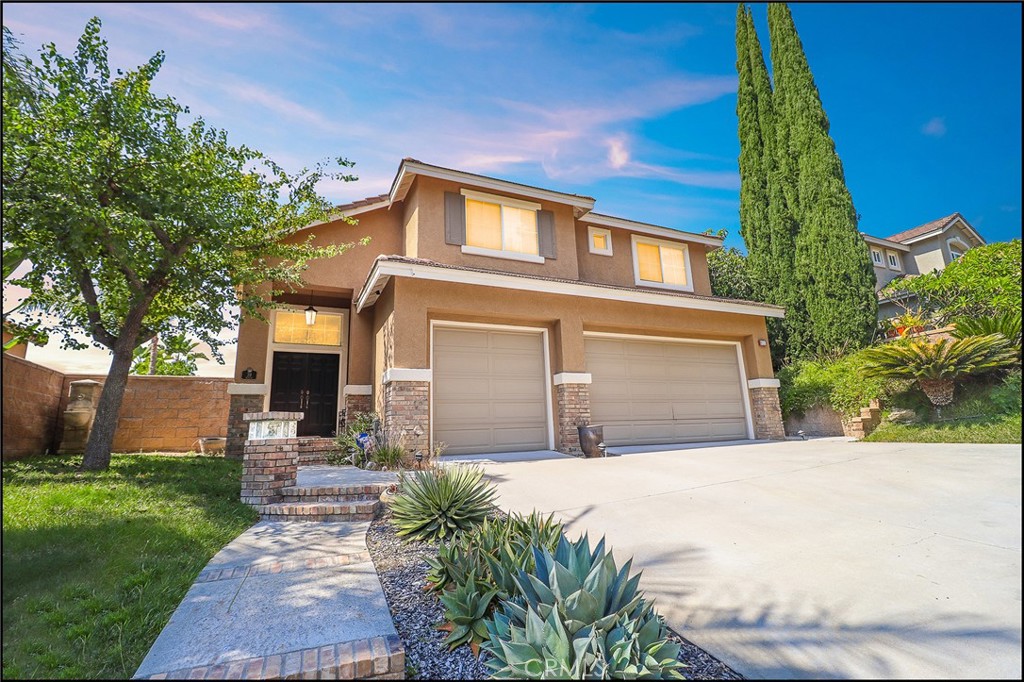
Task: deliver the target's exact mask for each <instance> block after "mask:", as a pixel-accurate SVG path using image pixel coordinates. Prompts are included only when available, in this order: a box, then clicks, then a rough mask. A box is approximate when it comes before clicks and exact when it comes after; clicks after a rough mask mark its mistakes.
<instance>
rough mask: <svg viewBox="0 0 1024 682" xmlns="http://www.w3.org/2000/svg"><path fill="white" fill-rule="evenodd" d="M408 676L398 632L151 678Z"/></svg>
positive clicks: (301, 678)
mask: <svg viewBox="0 0 1024 682" xmlns="http://www.w3.org/2000/svg"><path fill="white" fill-rule="evenodd" d="M357 678H358V679H362V680H404V679H405V646H404V645H403V644H402V640H400V639H399V638H398V636H397V635H388V636H387V637H370V638H368V639H356V640H352V641H349V642H340V643H338V644H332V645H329V646H322V647H318V648H314V649H300V650H298V651H289V652H286V653H283V654H274V655H272V656H257V657H255V658H244V659H240V660H237V661H231V662H228V663H218V664H216V665H210V666H201V667H196V668H182V669H181V670H173V671H170V672H165V673H157V674H155V675H150V676H148V677H143V678H136V679H147V680H186V679H188V680H241V679H246V680H311V679H312V680H351V679H357Z"/></svg>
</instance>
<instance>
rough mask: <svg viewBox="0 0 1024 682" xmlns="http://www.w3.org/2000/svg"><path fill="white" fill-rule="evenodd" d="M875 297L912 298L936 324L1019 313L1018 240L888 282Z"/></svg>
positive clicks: (1001, 243) (982, 249)
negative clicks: (925, 272) (942, 267)
mask: <svg viewBox="0 0 1024 682" xmlns="http://www.w3.org/2000/svg"><path fill="white" fill-rule="evenodd" d="M881 294H882V295H883V296H888V297H892V298H896V299H897V300H899V299H904V298H905V297H907V296H911V297H913V298H915V299H916V301H917V305H919V306H920V307H921V309H922V311H923V312H925V313H926V314H928V315H930V316H932V317H933V318H934V320H935V322H936V323H937V324H940V325H941V324H947V323H949V322H950V321H952V320H955V319H957V318H961V317H996V316H999V315H1003V314H1005V313H1014V312H1016V313H1018V314H1020V306H1021V241H1020V240H1019V239H1014V240H1013V241H1010V242H998V243H995V244H987V245H985V246H979V247H977V248H974V249H970V250H969V251H968V252H967V253H965V254H964V255H962V256H960V258H957V259H956V260H955V261H953V262H952V263H950V264H949V265H948V266H947V267H946V268H945V269H944V270H939V271H937V272H930V273H927V274H924V275H918V276H911V277H902V278H899V279H895V280H893V281H892V282H890V283H889V284H887V285H886V286H885V288H884V289H882V292H881Z"/></svg>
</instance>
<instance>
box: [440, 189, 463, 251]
mask: <svg viewBox="0 0 1024 682" xmlns="http://www.w3.org/2000/svg"><path fill="white" fill-rule="evenodd" d="M444 242H445V244H455V245H457V246H459V245H462V244H465V243H466V200H465V199H463V198H462V195H461V194H459V193H458V192H445V193H444Z"/></svg>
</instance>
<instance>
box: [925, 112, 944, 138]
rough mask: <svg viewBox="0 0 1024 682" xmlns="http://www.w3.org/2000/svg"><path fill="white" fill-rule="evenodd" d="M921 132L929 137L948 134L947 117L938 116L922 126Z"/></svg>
mask: <svg viewBox="0 0 1024 682" xmlns="http://www.w3.org/2000/svg"><path fill="white" fill-rule="evenodd" d="M921 133H922V134H924V135H928V136H929V137H942V136H943V135H945V134H946V118H945V117H944V116H936V117H935V118H933V119H931V120H930V121H928V122H927V123H925V124H924V125H923V126H921Z"/></svg>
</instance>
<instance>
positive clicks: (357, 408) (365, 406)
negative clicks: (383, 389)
mask: <svg viewBox="0 0 1024 682" xmlns="http://www.w3.org/2000/svg"><path fill="white" fill-rule="evenodd" d="M360 412H373V396H371V395H347V396H345V418H344V420H342V425H343V426H344V425H345V424H346V423H347V422H348V420H349V419H351V418H352V416H353V415H355V414H358V413H360Z"/></svg>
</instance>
